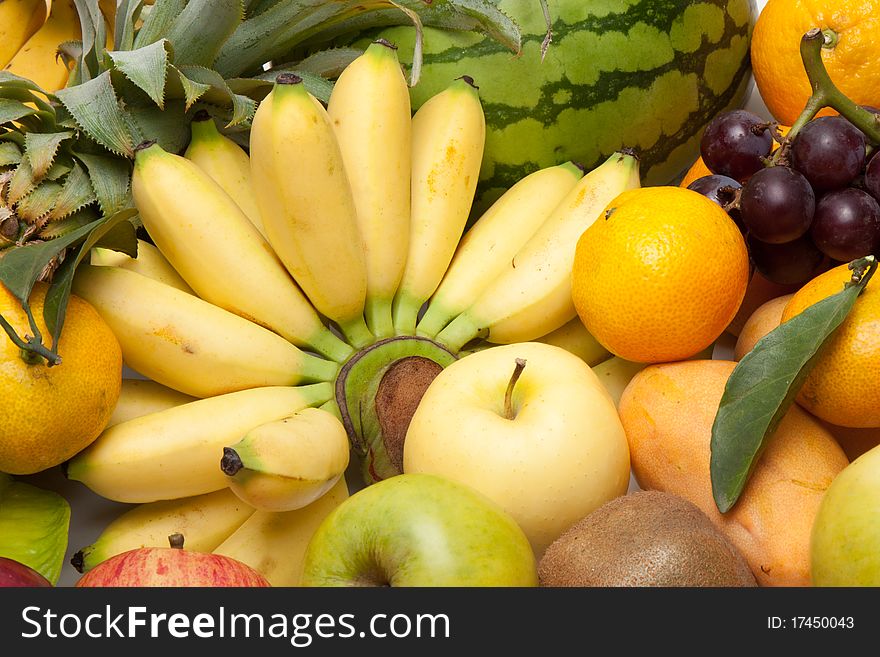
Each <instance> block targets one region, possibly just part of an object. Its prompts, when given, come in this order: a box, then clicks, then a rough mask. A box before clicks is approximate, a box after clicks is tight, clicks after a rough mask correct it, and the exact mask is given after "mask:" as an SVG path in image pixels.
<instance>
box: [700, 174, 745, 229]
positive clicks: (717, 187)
mask: <svg viewBox="0 0 880 657" xmlns="http://www.w3.org/2000/svg"><path fill="white" fill-rule="evenodd" d="M741 187H742V185H740V184H739V183H738V182H737V181H736V180H734V179H733V178H730V177H728V176H721V175H718V174H713V175H711V176H703V177H702V178H697V179H696V180H694V181H693V182H692V183H691V184H690V185H688V187H687V188H688V189H690V190H693V191H695V192H697V193H698V194H702V195H703V196H705V197H706V198H707V199H709V200H710V201H713V202H715V203H717V204H718V205H720V206H721V207H722V208H723V207H724V206H726V205H729V204H730V203H732V202H733V201H734V199H735V198H736V191H737V190H738V189H740V188H741ZM727 214H728V215H730V218H731V219H733V221H734V223H736V225H737V227H738V228H739V229H740V230H741V231H742V232H745V229H746V227H745V224H743V222H742V217H740V215H739V208H735V207H732V208H730V209H729V210H727Z"/></svg>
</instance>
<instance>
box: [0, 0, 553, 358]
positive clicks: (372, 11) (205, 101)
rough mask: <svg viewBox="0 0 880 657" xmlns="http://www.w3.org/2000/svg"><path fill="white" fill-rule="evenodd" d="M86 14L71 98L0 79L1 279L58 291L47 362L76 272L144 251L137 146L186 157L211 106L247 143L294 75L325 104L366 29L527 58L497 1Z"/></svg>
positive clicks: (187, 6)
mask: <svg viewBox="0 0 880 657" xmlns="http://www.w3.org/2000/svg"><path fill="white" fill-rule="evenodd" d="M102 1H103V2H104V4H107V3H106V1H105V0H102ZM540 1H541V3H542V4H543V3H544V2H545V0H540ZM77 6H78V7H79V9H80V14H81V15H80V20H81V24H82V32H81V34H82V39H81V40H80V41H68V42H65V43H62V44H60V45H59V47H58V55H59V56H60V57H61V59H62V60H63V61H64V63H65V64H66V65H67V67H68V69H69V70H70V74H69V76H68V82H67V86H66V87H65V88H64V89H60V90H58V91H55V92H52V91H49V90H43V89H41V88H40V87H39V86H37V85H36V84H35V83H33V82H31V81H29V80H27V79H25V78H23V77H19V76H16V75H13V74H11V73H8V72H2V73H0V123H2V128H0V282H2V283H3V284H4V285H6V287H7V288H9V290H10V291H11V292H12V293H13V294H14V295H15V296H16V297H17V298H18V299H19V301H21V303H22V305H23V307H24V308H25V310H27V311H28V312H30V310H29V308H28V305H27V298H28V296H29V294H30V290H31V288H32V287H33V284H34V282H35V281H36V280H49V281H51V282H52V292H51V293H50V294H52V295H53V296H54V298H55V299H56V300H57V303H54V304H47V308H51V310H47V311H46V312H50V313H51V316H46V321H47V325H48V326H49V328H50V330H51V331H52V334H53V335H52V343H53V346H52V347H51V348H48V347H46V346H44V345H42V344H39V343H37V344H33V345H32V346H33V348H34V351H35V353H39V354H40V355H42V356H43V357H44V358H45V359H46V360H47V362H48V363H49V364H50V365H51V364H52V363H53V362H57V359H55V358H52V357H51V356H47V354H50V355H55V356H57V353H56V352H55V351H54V344H56V343H57V339H58V335H59V334H60V331H61V326H62V324H63V316H64V308H65V306H66V299H67V296H68V295H69V291H70V284H71V280H72V277H73V272H74V270H75V268H76V265H77V264H78V263H79V262H80V260H81V259H82V258H83V257H84V256H85V255H86V254H87V253H88V252H89V250H90V249H91V248H92V247H93V246H96V245H97V246H104V247H108V248H112V249H115V250H120V251H123V252H126V253H128V254H129V255H136V249H137V241H136V237H135V227H136V225H137V217H136V211H135V210H134V208H133V203H132V201H131V195H130V190H129V187H130V177H131V160H132V158H133V156H134V153H135V149H136V148H137V146H138V145H139V144H141V143H142V142H145V141H147V140H153V141H157V142H159V144H160V145H161V146H162V147H163V148H164V149H165V150H167V151H171V152H181V151H182V150H183V149H184V148H185V146H186V144H187V141H188V139H189V133H190V130H189V122H190V120H191V117H192V116H193V115H194V114H195V113H196V112H197V111H198V110H206V111H208V112H209V113H210V115H211V116H212V117H213V118H214V120H215V121H216V122H217V123H218V125H219V126H221V128H222V129H223V131H224V132H225V133H226V134H227V135H228V136H230V137H231V138H233V139H235V140H236V141H238V142H239V143H241V144H243V145H245V146H246V145H247V141H248V134H249V128H250V121H251V118H252V117H253V114H254V112H255V110H256V106H257V103H258V102H259V101H260V100H261V99H262V98H263V97H265V95H266V94H267V93H268V92H269V91H270V89H271V87H272V84H273V81H274V79H275V77H276V76H277V75H278V74H279V73H280V72H288V71H295V72H296V73H297V74H298V75H299V76H300V77H301V78H303V80H304V82H305V84H306V86H307V88H308V89H309V91H310V92H311V93H312V94H314V95H315V96H316V97H318V98H319V99H321V100H324V101H326V100H327V99H328V98H329V95H330V90H331V89H332V83H331V82H330V81H329V79H330V78H332V77H333V76H334V75H335V74H338V72H339V71H341V70H342V69H343V68H344V67H345V66H346V65H347V64H348V63H349V62H350V61H351V60H352V59H354V57H356V56H357V55H358V54H360V53H359V51H356V50H352V49H348V48H337V49H333V48H330V49H328V46H329V45H330V44H332V43H333V42H334V41H335V40H337V39H338V38H339V37H341V36H342V35H347V34H356V33H358V32H360V31H362V30H364V29H367V28H370V27H374V26H380V25H381V26H384V25H393V24H404V23H410V22H411V23H414V24H415V26H416V29H417V32H418V33H419V34H420V33H421V25H422V23H423V22H424V23H425V24H429V25H433V26H438V27H447V28H451V29H467V30H481V31H485V32H487V33H489V34H491V35H493V36H494V37H495V38H497V39H498V40H499V41H501V42H503V43H506V44H507V45H508V46H509V47H510V48H511V49H512V50H514V51H517V50H518V49H519V31H518V29H517V27H516V25H515V24H514V23H513V22H512V21H511V20H510V19H509V18H508V17H507V16H506V15H504V14H503V13H502V12H501V11H500V10H499V9H498V8H497V7H496V6H495V2H493V1H492V0H434V2H430V3H426V2H424V0H396V1H391V0H366V1H364V0H360V1H356V0H244V3H242V0H188V1H184V0H155V2H144V1H143V0H117V3H116V7H115V19H116V20H115V21H114V24H113V25H110V24H109V23H108V21H107V20H106V18H105V15H107V16H109V15H112V14H114V12H113V11H109V10H108V11H106V12H105V13H102V11H101V7H100V6H99V2H98V0H83V1H82V2H78V3H77ZM105 9H108V8H107V7H105ZM108 35H110V36H108ZM109 43H112V44H113V48H112V49H109V48H108V47H107V46H108V44H109ZM417 52H418V48H417ZM418 68H419V67H418V65H414V66H413V68H412V78H414V79H413V80H412V83H415V81H416V80H415V78H417V76H418ZM0 320H2V317H0ZM0 324H5V322H0ZM3 328H6V326H4V327H3ZM8 330H9V329H7V332H8ZM10 337H11V338H13V339H15V338H16V337H18V338H19V339H20V338H21V336H12V335H10ZM32 337H33V336H31V338H32ZM29 344H31V343H29Z"/></svg>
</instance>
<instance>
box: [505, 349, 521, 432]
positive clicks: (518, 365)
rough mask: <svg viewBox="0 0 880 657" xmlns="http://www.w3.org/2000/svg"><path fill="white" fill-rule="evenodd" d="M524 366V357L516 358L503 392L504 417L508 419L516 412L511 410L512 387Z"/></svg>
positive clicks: (512, 417)
mask: <svg viewBox="0 0 880 657" xmlns="http://www.w3.org/2000/svg"><path fill="white" fill-rule="evenodd" d="M525 368H526V361H525V359H523V358H517V359H516V367H514V368H513V374H511V375H510V381H508V383H507V390H506V391H505V393H504V417H505V418H506V419H508V420H512V419H514V418H515V417H516V413H514V411H513V388H514V387H515V386H516V382H517V381H519V377H520V376H521V375H522V373H523V370H524V369H525Z"/></svg>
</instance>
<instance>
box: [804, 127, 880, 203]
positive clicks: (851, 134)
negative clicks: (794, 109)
mask: <svg viewBox="0 0 880 657" xmlns="http://www.w3.org/2000/svg"><path fill="white" fill-rule="evenodd" d="M791 165H792V166H793V167H794V168H795V169H797V170H798V171H800V172H801V173H802V174H804V177H805V178H806V179H807V180H809V181H810V184H811V185H812V186H813V189H815V190H816V191H817V192H822V191H828V190H831V189H841V188H843V187H846V186H847V185H849V184H850V183H851V182H852V181H853V180H855V179H856V176H858V175H859V172H860V171H861V170H862V167H863V166H864V165H865V135H864V134H863V133H862V131H861V130H859V129H858V128H857V127H855V126H854V125H853V124H852V123H850V122H849V121H847V120H846V119H845V118H843V117H842V116H820V117H819V118H817V119H813V120H812V121H810V122H809V123H807V124H806V125H805V126H804V127H803V128H801V130H800V132H798V133H797V135H796V136H795V138H794V140H793V141H792V143H791Z"/></svg>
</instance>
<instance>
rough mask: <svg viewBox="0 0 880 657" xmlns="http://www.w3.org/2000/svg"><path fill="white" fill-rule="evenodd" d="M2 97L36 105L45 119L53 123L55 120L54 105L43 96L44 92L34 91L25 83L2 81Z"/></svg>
mask: <svg viewBox="0 0 880 657" xmlns="http://www.w3.org/2000/svg"><path fill="white" fill-rule="evenodd" d="M34 86H36V85H34ZM0 97H2V98H9V99H11V100H17V101H19V102H20V103H24V104H25V105H27V104H32V105H36V106H37V110H38V111H37V112H36V114H38V115H39V116H40V117H41V118H43V120H44V121H46V122H48V123H51V122H54V120H55V112H54V110H53V109H52V106H51V105H50V104H49V103H47V102H46V101H45V100H44V99H43V98H42V94H40V93H33V92H32V91H31V90H29V89H28V88H27V87H25V86H23V85H18V84H14V83H9V84H2V83H0Z"/></svg>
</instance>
